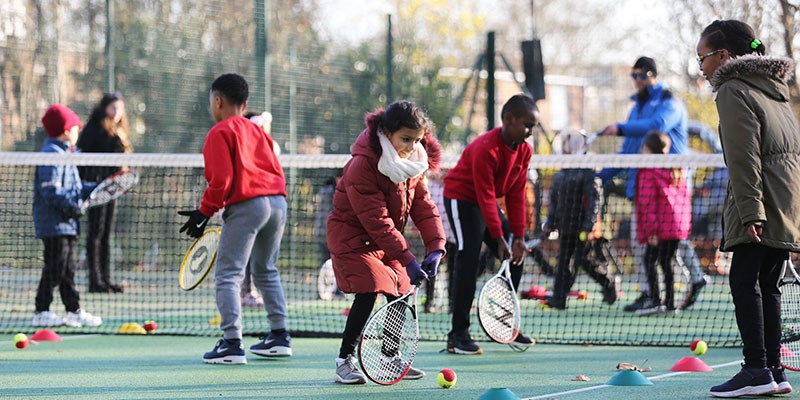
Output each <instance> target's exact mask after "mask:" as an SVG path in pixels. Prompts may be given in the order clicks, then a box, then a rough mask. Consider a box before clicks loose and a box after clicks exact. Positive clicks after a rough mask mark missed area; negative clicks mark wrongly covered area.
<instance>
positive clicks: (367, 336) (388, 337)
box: [360, 300, 418, 384]
mask: <svg viewBox="0 0 800 400" xmlns="http://www.w3.org/2000/svg"><path fill="white" fill-rule="evenodd" d="M415 314H416V313H415V310H414V308H413V307H411V306H410V305H409V304H408V303H407V302H406V301H405V300H400V301H397V302H394V303H391V304H388V305H387V306H386V307H383V308H382V309H381V310H379V312H378V313H376V314H375V315H374V316H373V317H372V319H371V320H370V322H369V323H368V324H367V326H366V327H365V328H364V333H363V335H362V338H361V345H360V361H361V366H362V368H363V369H364V372H365V373H366V374H367V376H368V377H370V379H372V380H373V381H374V382H377V383H381V384H392V383H395V382H397V381H398V380H400V379H402V377H403V376H405V374H406V373H407V372H408V370H409V368H411V364H412V363H413V361H414V357H415V356H416V353H417V336H418V326H417V321H416V315H415Z"/></svg>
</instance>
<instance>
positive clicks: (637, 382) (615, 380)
mask: <svg viewBox="0 0 800 400" xmlns="http://www.w3.org/2000/svg"><path fill="white" fill-rule="evenodd" d="M652 384H653V382H650V380H649V379H647V377H646V376H644V375H642V373H641V372H639V371H629V370H623V371H619V372H617V373H616V375H614V376H612V377H611V379H609V380H608V382H606V385H611V386H649V385H652Z"/></svg>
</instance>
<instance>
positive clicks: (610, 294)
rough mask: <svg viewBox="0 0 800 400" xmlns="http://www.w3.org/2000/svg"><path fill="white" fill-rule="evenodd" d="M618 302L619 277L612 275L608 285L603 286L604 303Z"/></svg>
mask: <svg viewBox="0 0 800 400" xmlns="http://www.w3.org/2000/svg"><path fill="white" fill-rule="evenodd" d="M616 302H617V278H616V277H612V278H611V279H610V280H609V282H608V286H606V287H604V288H603V303H606V304H608V305H612V304H614V303H616Z"/></svg>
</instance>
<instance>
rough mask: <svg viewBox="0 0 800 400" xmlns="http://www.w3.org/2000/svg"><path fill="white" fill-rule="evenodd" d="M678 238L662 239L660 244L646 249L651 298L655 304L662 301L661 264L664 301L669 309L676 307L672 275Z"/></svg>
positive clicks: (646, 268)
mask: <svg viewBox="0 0 800 400" xmlns="http://www.w3.org/2000/svg"><path fill="white" fill-rule="evenodd" d="M678 243H680V241H678V240H661V241H659V243H658V246H652V245H649V244H648V245H647V249H646V250H645V251H644V268H645V272H646V273H647V284H648V285H649V286H650V298H651V299H652V300H653V304H655V305H658V304H659V303H660V302H661V291H660V290H659V289H658V269H657V265H656V263H658V264H661V271H662V272H663V275H664V290H665V291H666V293H665V294H664V297H665V298H664V303H665V305H666V306H667V308H668V309H674V308H675V286H674V283H673V282H674V277H673V276H672V258H673V257H675V253H676V252H677V251H678Z"/></svg>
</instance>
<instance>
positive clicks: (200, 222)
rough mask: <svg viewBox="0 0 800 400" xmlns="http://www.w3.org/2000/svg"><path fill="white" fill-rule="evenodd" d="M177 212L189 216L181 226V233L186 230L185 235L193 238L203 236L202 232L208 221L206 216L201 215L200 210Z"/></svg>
mask: <svg viewBox="0 0 800 400" xmlns="http://www.w3.org/2000/svg"><path fill="white" fill-rule="evenodd" d="M178 214H179V215H183V216H185V217H189V220H188V221H186V223H185V224H183V227H181V231H180V232H181V233H183V232H186V234H187V235H189V236H191V237H194V238H199V237H200V236H203V232H205V230H206V224H207V223H208V217H206V216H205V215H203V213H201V212H200V210H191V211H178Z"/></svg>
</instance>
